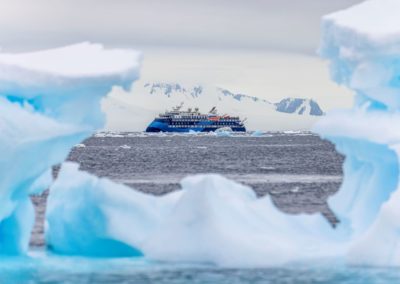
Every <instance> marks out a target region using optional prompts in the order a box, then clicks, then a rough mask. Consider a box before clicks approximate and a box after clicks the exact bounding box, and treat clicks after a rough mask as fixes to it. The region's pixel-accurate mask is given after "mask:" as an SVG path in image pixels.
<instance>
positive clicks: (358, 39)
mask: <svg viewBox="0 0 400 284" xmlns="http://www.w3.org/2000/svg"><path fill="white" fill-rule="evenodd" d="M399 11H400V1H398V0H369V1H365V2H363V3H361V4H359V5H357V6H354V7H351V8H349V9H347V10H344V11H340V12H337V13H334V14H331V15H328V16H325V17H324V19H323V25H322V27H323V41H322V44H321V48H320V53H321V55H322V56H323V57H325V58H327V59H329V60H330V61H331V74H332V78H333V79H334V80H335V81H336V82H338V83H340V84H344V85H346V86H348V87H349V88H350V89H352V90H354V91H355V93H356V97H355V103H354V107H353V109H352V110H347V111H346V110H342V111H335V112H333V113H330V114H329V115H328V116H327V117H326V118H324V119H322V120H321V121H320V122H319V123H318V124H317V125H316V127H315V130H316V131H317V132H319V133H320V134H321V135H323V136H324V137H326V138H328V139H329V140H331V141H333V142H334V143H335V144H336V147H337V149H338V150H339V151H340V152H341V153H343V154H344V155H345V156H346V161H345V165H344V182H343V185H342V187H341V189H340V191H339V193H338V194H337V195H335V196H334V197H333V198H331V200H330V201H329V204H330V206H331V208H332V209H333V210H334V212H335V213H336V214H337V215H338V217H339V219H340V220H341V223H340V224H339V227H341V228H344V229H345V230H348V231H349V233H350V234H353V238H354V241H353V245H352V249H351V250H350V252H349V255H348V259H349V261H350V262H351V263H353V264H368V265H396V266H400V251H399V250H398V249H397V242H398V241H399V240H400V235H399V234H398V225H397V221H396V220H397V219H398V215H399V212H400V211H399V210H398V209H396V208H398V207H399V203H398V197H397V196H398V194H399V193H398V188H399V173H400V172H399V151H398V149H399V144H400V127H399V125H400V116H399V110H400V96H399V92H400V80H399V78H400V63H399V58H400V17H399V16H398V13H399Z"/></svg>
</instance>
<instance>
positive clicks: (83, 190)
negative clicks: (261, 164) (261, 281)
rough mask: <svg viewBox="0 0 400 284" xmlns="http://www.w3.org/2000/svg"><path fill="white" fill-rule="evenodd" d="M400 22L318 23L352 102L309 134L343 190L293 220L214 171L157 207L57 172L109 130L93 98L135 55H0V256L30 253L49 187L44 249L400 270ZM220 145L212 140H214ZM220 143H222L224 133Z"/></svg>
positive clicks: (128, 76)
mask: <svg viewBox="0 0 400 284" xmlns="http://www.w3.org/2000/svg"><path fill="white" fill-rule="evenodd" d="M397 11H400V2H399V1H398V0H369V1H366V2H364V3H362V4H360V5H357V6H354V7H352V8H350V9H348V10H345V11H341V12H337V13H334V14H332V15H328V16H325V17H324V19H323V24H322V28H323V39H322V43H321V48H320V54H321V56H322V57H324V58H326V59H328V60H330V61H331V74H332V78H333V79H334V80H335V81H336V82H337V83H339V84H344V85H346V86H348V87H349V88H350V89H352V90H354V91H355V93H356V99H355V103H354V107H353V108H352V109H350V110H338V111H335V112H331V113H329V114H328V115H327V116H326V117H325V118H323V119H322V120H321V121H320V122H319V123H318V124H317V125H316V126H315V131H317V132H318V133H320V134H321V135H322V136H323V137H325V138H327V139H329V140H331V141H332V142H333V143H335V145H336V147H337V149H338V151H340V152H341V153H343V154H344V155H345V156H346V161H345V164H344V175H345V176H344V182H343V184H342V186H341V189H340V191H339V192H338V193H337V194H336V195H334V196H333V197H332V198H331V199H330V200H329V205H330V206H331V208H332V210H333V211H334V213H335V214H336V216H337V217H338V218H339V220H340V223H339V224H338V225H337V226H336V227H335V228H334V227H332V226H331V224H329V223H328V221H327V220H326V219H325V218H324V217H323V216H322V215H321V214H312V215H306V214H302V215H289V214H286V213H284V212H281V211H279V210H278V209H277V208H276V207H275V205H274V204H273V202H272V201H271V199H270V197H269V196H266V197H263V198H257V197H256V195H255V193H254V192H253V191H252V190H251V188H249V187H247V186H245V185H241V184H239V183H236V182H233V181H231V180H228V179H226V178H224V177H222V176H219V175H215V174H208V175H195V176H189V177H186V178H185V179H183V180H182V182H181V186H182V190H181V191H178V192H175V193H171V194H168V195H165V196H161V197H155V196H149V195H145V194H143V193H139V192H136V191H134V190H132V189H130V188H128V187H126V186H125V185H121V184H117V183H115V182H112V181H111V180H108V179H105V178H98V177H95V176H93V175H91V174H88V173H85V172H82V171H80V170H79V166H78V165H76V164H73V163H64V164H63V165H62V168H61V171H60V173H59V176H58V178H57V180H56V181H55V182H54V183H52V176H51V167H52V166H53V165H56V164H58V163H61V162H62V161H63V160H64V159H65V157H66V156H67V154H68V152H69V150H70V149H71V148H72V147H74V145H78V144H79V143H81V141H82V140H83V139H84V138H86V137H88V136H89V135H90V134H92V133H93V132H94V131H95V130H96V129H99V128H101V127H102V126H103V124H104V117H103V114H102V113H101V111H100V101H101V99H102V98H103V97H104V96H105V95H106V94H107V93H108V92H109V91H110V90H111V87H112V86H114V85H119V86H122V87H123V88H129V87H130V84H131V82H132V81H134V80H135V79H136V78H137V77H138V68H139V61H140V55H139V54H138V53H137V52H135V51H131V50H119V49H111V50H107V49H105V48H104V47H102V46H101V45H93V44H89V43H83V44H78V45H73V46H69V47H65V48H59V49H54V50H48V51H41V52H34V53H28V54H1V53H0V129H1V131H2V134H3V135H2V136H1V138H0V150H2V156H1V158H0V193H1V194H0V204H2V207H1V208H0V254H22V253H25V252H26V251H27V248H28V241H29V235H30V231H31V229H32V224H33V208H32V204H31V202H30V200H29V195H30V194H38V193H40V192H42V191H43V190H44V189H46V188H48V187H49V186H50V185H51V186H50V194H49V199H48V204H47V209H48V210H47V212H46V241H47V246H48V248H49V249H51V250H52V251H53V252H54V253H57V254H62V255H81V256H90V257H125V256H129V257H139V256H145V257H146V258H148V259H152V260H161V261H172V262H197V263H213V264H216V265H220V266H228V267H246V266H247V267H255V266H276V265H284V264H288V263H296V262H299V261H308V260H320V259H325V258H340V259H344V258H346V259H347V260H348V262H349V263H352V264H362V265H384V266H399V265H400V250H399V249H398V248H397V242H398V240H399V239H400V234H399V226H400V223H399V221H398V219H399V216H400V209H398V202H399V200H400V191H399V190H398V187H399V152H400V146H399V145H400V144H399V142H400V134H399V133H400V126H399V125H400V114H399V113H400V112H399V108H400V99H399V96H398V93H399V88H400V80H399V78H400V63H399V62H400V61H399V60H398V58H400V33H398V29H399V27H400V20H399V19H400V18H399V17H398V15H397ZM217 134H218V133H217ZM221 134H223V135H222V136H225V134H226V133H225V132H221Z"/></svg>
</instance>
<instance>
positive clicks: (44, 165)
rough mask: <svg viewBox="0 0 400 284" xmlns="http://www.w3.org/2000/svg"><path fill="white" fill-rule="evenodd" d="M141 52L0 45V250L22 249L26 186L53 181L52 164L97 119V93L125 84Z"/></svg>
mask: <svg viewBox="0 0 400 284" xmlns="http://www.w3.org/2000/svg"><path fill="white" fill-rule="evenodd" d="M139 62H140V54H139V53H138V52H136V51H130V50H121V49H114V50H107V49H105V48H104V47H103V46H101V45H98V44H90V43H81V44H75V45H71V46H67V47H62V48H56V49H52V50H45V51H37V52H31V53H21V54H6V53H0V129H1V133H2V135H1V137H0V149H1V158H0V204H1V207H0V254H7V255H18V254H24V253H26V252H27V249H28V244H29V238H30V232H31V229H32V226H33V221H34V212H33V207H32V204H31V201H30V199H29V195H30V194H33V193H35V194H38V193H40V192H42V191H44V190H45V189H47V188H48V187H49V186H50V184H51V182H52V175H51V168H52V166H54V165H56V164H58V163H61V162H63V161H64V160H65V158H66V156H67V155H68V153H69V151H70V149H71V148H72V147H73V146H74V145H75V144H77V143H79V142H81V141H82V140H83V139H84V138H86V137H88V136H90V135H91V134H92V133H93V132H94V131H95V130H97V129H99V128H100V127H102V125H103V124H104V115H103V114H102V112H101V107H100V106H101V105H100V101H101V98H103V97H104V96H105V95H106V94H108V93H109V92H110V90H111V87H112V86H113V85H120V86H122V87H123V88H129V87H130V85H131V83H132V81H134V80H135V79H136V78H137V77H138V70H139Z"/></svg>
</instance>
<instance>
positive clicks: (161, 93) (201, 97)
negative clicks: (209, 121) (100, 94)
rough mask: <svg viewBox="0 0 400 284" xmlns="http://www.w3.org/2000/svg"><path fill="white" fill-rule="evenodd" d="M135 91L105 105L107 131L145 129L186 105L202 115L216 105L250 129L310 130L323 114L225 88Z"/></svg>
mask: <svg viewBox="0 0 400 284" xmlns="http://www.w3.org/2000/svg"><path fill="white" fill-rule="evenodd" d="M132 92H133V93H126V92H124V91H123V90H121V89H114V90H113V92H112V93H111V94H110V96H109V98H108V99H107V100H106V101H105V102H104V105H103V106H104V110H105V111H106V113H107V127H106V128H107V129H111V130H143V129H145V128H146V126H147V125H148V124H149V123H150V122H151V121H152V120H153V119H154V117H155V116H157V115H158V114H159V113H161V112H164V111H165V110H167V109H171V108H172V107H174V106H176V105H179V104H181V103H182V102H183V103H184V107H188V108H189V107H191V108H193V107H199V108H200V110H201V111H202V112H208V111H209V110H210V109H211V108H212V107H213V106H216V107H217V109H218V111H219V113H221V114H230V115H239V116H240V117H241V118H243V119H244V118H247V122H246V126H247V129H249V130H264V131H268V130H309V129H310V127H311V125H312V124H313V122H315V120H316V119H317V117H318V116H321V115H323V111H322V110H321V108H320V107H319V105H318V103H317V102H315V101H314V100H311V99H304V98H285V99H283V100H281V101H280V102H277V103H274V102H270V101H268V100H266V99H262V98H258V97H255V96H250V95H246V94H240V93H234V92H232V91H230V90H228V89H226V88H221V87H210V86H203V85H191V86H188V85H183V84H178V83H163V82H157V83H146V84H144V85H136V86H135V87H134V88H133V91H132Z"/></svg>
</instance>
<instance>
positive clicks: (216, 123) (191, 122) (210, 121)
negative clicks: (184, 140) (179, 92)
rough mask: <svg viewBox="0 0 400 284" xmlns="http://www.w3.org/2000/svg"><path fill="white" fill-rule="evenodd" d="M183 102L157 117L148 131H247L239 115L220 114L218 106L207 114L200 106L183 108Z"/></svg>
mask: <svg viewBox="0 0 400 284" xmlns="http://www.w3.org/2000/svg"><path fill="white" fill-rule="evenodd" d="M182 106H183V104H181V105H179V106H176V107H174V108H173V109H172V111H166V112H165V113H162V114H160V115H159V116H158V117H156V118H155V119H154V120H153V122H152V123H150V125H149V126H148V127H147V129H146V132H190V131H196V132H210V131H215V130H217V129H220V128H227V129H228V128H230V129H232V131H241V132H245V131H246V128H245V126H244V121H242V120H241V119H240V118H239V117H238V116H230V115H227V114H224V115H219V114H218V113H217V109H216V107H213V108H212V109H211V110H210V111H209V112H208V113H207V114H202V113H200V112H199V108H195V109H193V110H192V109H191V108H189V109H187V110H186V111H184V110H182Z"/></svg>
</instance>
